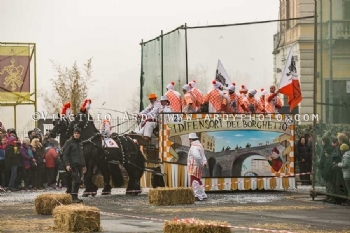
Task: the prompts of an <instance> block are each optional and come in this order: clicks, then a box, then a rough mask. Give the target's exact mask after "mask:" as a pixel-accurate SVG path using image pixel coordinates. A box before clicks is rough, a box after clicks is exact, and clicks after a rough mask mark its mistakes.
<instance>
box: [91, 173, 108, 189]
mask: <svg viewBox="0 0 350 233" xmlns="http://www.w3.org/2000/svg"><path fill="white" fill-rule="evenodd" d="M92 182H93V183H94V184H95V185H96V186H97V187H98V188H104V186H105V183H104V179H103V176H102V175H95V176H93V177H92Z"/></svg>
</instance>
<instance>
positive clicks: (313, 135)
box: [311, 0, 317, 190]
mask: <svg viewBox="0 0 350 233" xmlns="http://www.w3.org/2000/svg"><path fill="white" fill-rule="evenodd" d="M314 2H315V18H314V93H313V98H314V105H313V113H314V116H315V115H316V114H317V106H316V102H317V0H315V1H314ZM316 123H317V122H316V117H314V120H313V127H312V128H313V132H312V163H313V164H312V169H311V170H312V172H313V173H312V189H313V190H314V189H315V182H316V172H315V171H316V168H315V166H316V140H317V135H316Z"/></svg>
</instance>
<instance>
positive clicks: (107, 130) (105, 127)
mask: <svg viewBox="0 0 350 233" xmlns="http://www.w3.org/2000/svg"><path fill="white" fill-rule="evenodd" d="M101 134H102V135H105V136H106V137H108V138H109V137H111V134H112V125H111V122H110V121H109V120H107V119H105V120H103V121H102V125H101Z"/></svg>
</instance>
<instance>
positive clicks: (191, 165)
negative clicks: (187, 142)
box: [187, 133, 207, 200]
mask: <svg viewBox="0 0 350 233" xmlns="http://www.w3.org/2000/svg"><path fill="white" fill-rule="evenodd" d="M193 135H196V134H195V133H191V134H190V137H191V136H193ZM194 137H196V136H194ZM194 140H195V141H192V142H191V147H190V150H189V152H188V157H187V167H188V174H189V176H190V180H191V181H190V182H191V186H192V188H193V191H194V194H195V197H197V198H198V199H199V200H203V199H204V198H207V195H206V194H205V191H204V186H203V184H202V182H201V180H200V179H201V178H202V172H203V168H204V166H206V165H207V158H206V157H205V154H204V148H203V146H202V144H201V143H200V141H199V140H196V139H194Z"/></svg>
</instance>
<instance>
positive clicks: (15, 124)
mask: <svg viewBox="0 0 350 233" xmlns="http://www.w3.org/2000/svg"><path fill="white" fill-rule="evenodd" d="M13 116H14V119H13V125H14V128H15V129H16V132H18V129H17V105H14V106H13Z"/></svg>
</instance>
